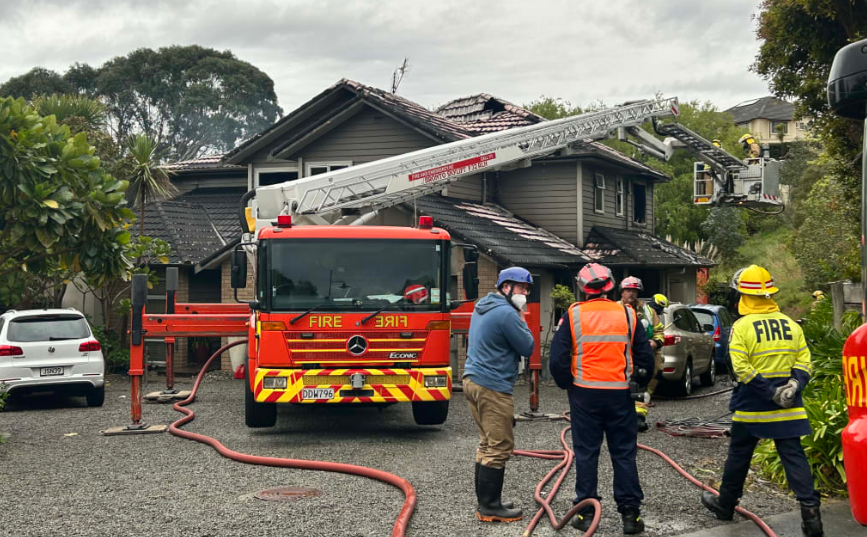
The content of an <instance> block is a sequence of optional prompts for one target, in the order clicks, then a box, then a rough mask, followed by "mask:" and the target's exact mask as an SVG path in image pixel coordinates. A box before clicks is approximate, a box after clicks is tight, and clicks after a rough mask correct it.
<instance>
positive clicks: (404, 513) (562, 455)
mask: <svg viewBox="0 0 867 537" xmlns="http://www.w3.org/2000/svg"><path fill="white" fill-rule="evenodd" d="M246 342H247V340H246V339H243V340H239V341H234V342H232V343H229V344H227V345H223V346H222V347H220V348H219V349H218V350H217V351H216V352H215V353H214V354H213V355H211V357H210V358H209V359H208V361H207V362H205V364H204V366H202V370H201V371H199V375H198V376H197V377H196V382H195V384H194V385H193V389H192V390H191V392H190V396H189V397H187V398H186V399H184V400H183V401H179V402H177V403H175V404H174V406H173V408H174V409H175V410H177V411H178V412H181V413H183V414H185V416H184V417H183V418H180V419H178V420H177V421H175V422H174V423H172V424H171V425H170V426H169V432H171V433H172V434H173V435H175V436H179V437H181V438H186V439H188V440H195V441H196V442H201V443H203V444H207V445H209V446H211V447H213V448H214V449H215V450H216V451H217V453H219V454H220V455H222V456H224V457H227V458H229V459H232V460H235V461H238V462H243V463H246V464H258V465H262V466H276V467H281V468H299V469H303V470H320V471H324V472H340V473H344V474H351V475H358V476H362V477H367V478H370V479H376V480H377V481H382V482H383V483H388V484H389V485H392V486H394V487H397V488H399V489H400V490H401V491H403V493H404V496H405V500H404V503H403V508H401V510H400V513H399V514H398V516H397V519H396V520H395V522H394V526H393V529H392V532H391V535H392V537H403V535H404V534H405V533H406V530H407V527H408V525H409V520H410V518H411V517H412V513H413V511H414V510H415V504H416V500H417V497H416V493H415V489H414V488H413V487H412V485H411V484H410V483H409V481H407V480H405V479H403V478H400V477H398V476H396V475H394V474H390V473H388V472H383V471H382V470H376V469H373V468H367V467H364V466H356V465H354V464H344V463H336V462H323V461H310V460H303V459H283V458H279V457H262V456H258V455H248V454H245V453H239V452H237V451H233V450H231V449H229V448H227V447H226V446H224V445H223V444H221V443H220V442H219V441H217V440H216V439H214V438H211V437H210V436H206V435H203V434H198V433H191V432H189V431H184V430H182V429H180V427H182V426H183V425H185V424H187V423H189V422H191V421H193V419H195V412H193V411H192V410H190V409H188V408H184V407H185V406H186V405H189V404H190V403H192V402H193V401H194V400H195V398H196V392H198V390H199V385H200V384H201V383H202V379H203V378H204V376H205V371H207V369H208V366H209V365H210V364H211V362H212V361H213V360H214V359H215V358H216V357H218V356H220V355H221V354H222V353H223V352H225V351H227V350H228V349H230V348H232V347H234V346H236V345H241V344H244V343H246ZM725 391H727V390H724V391H722V392H716V393H713V394H707V395H706V396H709V395H716V394H717V393H724V392H725ZM563 417H564V418H565V419H566V420H567V421H569V413H568V412H566V413H564V414H563ZM571 428H572V427H571V426H568V427H565V428H564V429H563V430H562V431H561V432H560V444H561V445H562V446H563V449H562V450H515V451H514V452H513V453H514V454H515V455H518V456H524V457H535V458H538V459H544V460H559V461H560V462H559V463H558V464H557V465H556V466H555V467H554V468H552V469H551V471H549V472H548V474H547V475H545V477H544V478H543V479H542V481H540V482H539V484H538V485H536V489H535V491H534V497H535V499H536V502H537V503H538V504H539V505H540V507H539V510H538V511H537V512H536V514H535V515H534V516H533V518H532V519H531V520H530V524H529V526H527V529H526V530H524V533H523V536H524V537H529V536H530V535H532V533H533V531H534V530H535V528H536V526H537V525H538V524H539V521H540V520H541V519H542V517H543V516H544V515H548V520H549V521H550V522H551V525H552V526H553V527H554V529H555V530H560V529H562V528H563V527H564V526H566V524H567V523H568V522H569V520H571V519H572V517H573V516H575V514H576V513H578V512H579V511H581V510H582V509H584V508H585V507H591V506H592V507H594V508H595V512H594V515H593V520H592V522H591V524H590V528H588V530H587V531H586V532H585V533H584V536H585V537H592V535H593V534H594V533H595V532H596V529H597V527H598V526H599V521H600V519H601V516H602V505H601V504H600V503H599V502H598V501H597V500H595V499H587V500H584V501H582V502H579V503H578V504H576V505H574V506H572V508H571V509H569V511H567V512H566V514H565V515H564V516H563V518H562V519H561V520H559V521H558V520H557V516H556V515H555V514H554V510H553V508H552V507H551V501H552V500H553V499H554V497H555V496H556V495H557V492H558V491H559V488H560V485H561V484H562V483H563V480H564V479H566V476H567V475H568V474H569V470H570V469H571V468H572V461H573V458H574V456H575V454H574V452H573V451H572V449H571V448H570V447H569V443H568V441H567V440H566V434H567V433H568V432H569V431H570V430H571ZM638 447H639V448H641V449H643V450H646V451H649V452H651V453H654V454H656V455H659V456H660V457H662V459H663V460H664V461H665V462H667V463H668V464H670V465H671V466H672V467H673V468H674V469H675V470H677V472H678V473H680V474H681V475H682V476H684V477H685V478H686V479H688V480H689V481H690V482H692V483H693V484H694V485H696V486H697V487H699V488H701V489H703V490H707V491H710V492H712V493H714V494H719V492H717V491H716V490H714V489H713V488H711V487H709V486H707V485H705V484H704V483H702V482H701V481H699V480H698V479H696V478H694V477H693V476H691V475H690V474H689V473H687V472H686V470H684V469H683V468H681V467H680V466H679V465H678V464H677V463H676V462H674V461H673V460H671V458H669V457H668V456H667V455H666V454H665V453H663V452H661V451H659V450H656V449H653V448H650V447H647V446H644V445H641V444H638ZM557 472H560V475H559V476H558V477H557V480H556V481H555V482H554V485H553V486H552V487H551V490H550V491H549V492H548V493H547V494H546V493H545V492H544V491H543V489H544V487H545V485H547V484H548V482H549V481H551V479H553V477H554V475H555V474H556V473H557ZM735 510H736V511H737V512H738V513H740V514H742V515H744V516H745V517H747V518H749V519H750V520H752V521H753V522H755V523H756V524H757V525H758V526H759V528H760V529H761V530H762V531H764V532H765V534H766V535H768V537H777V535H776V534H775V533H774V531H773V530H772V529H771V528H770V527H769V526H768V525H767V524H765V522H764V521H762V519H760V518H759V517H758V516H757V515H755V514H753V513H751V512H749V511H747V510H746V509H743V508H741V507H736V508H735Z"/></svg>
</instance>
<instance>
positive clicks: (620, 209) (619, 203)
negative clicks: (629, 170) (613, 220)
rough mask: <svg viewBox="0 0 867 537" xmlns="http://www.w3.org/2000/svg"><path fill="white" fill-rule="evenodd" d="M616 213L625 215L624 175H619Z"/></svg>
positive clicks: (615, 194)
mask: <svg viewBox="0 0 867 537" xmlns="http://www.w3.org/2000/svg"><path fill="white" fill-rule="evenodd" d="M614 213H615V214H616V215H617V216H623V177H621V176H619V175H618V176H617V190H616V191H615V192H614Z"/></svg>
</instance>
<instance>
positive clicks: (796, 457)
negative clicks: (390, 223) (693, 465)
mask: <svg viewBox="0 0 867 537" xmlns="http://www.w3.org/2000/svg"><path fill="white" fill-rule="evenodd" d="M758 442H759V438H758V437H755V436H753V435H751V434H750V432H749V431H748V430H747V428H746V427H744V426H743V425H742V424H740V423H738V422H734V423H733V424H732V438H731V443H730V444H729V455H728V458H727V459H726V465H725V470H724V472H723V480H722V486H720V489H719V491H720V496H719V497H720V502H721V503H722V504H723V505H725V506H731V505H734V503H735V502H736V501H737V500H738V499H740V497H741V496H742V495H743V493H744V481H746V479H747V473H748V472H749V470H750V461H751V460H752V458H753V450H755V448H756V444H758ZM774 444H775V445H776V447H777V453H779V455H780V460H781V461H782V463H783V469H785V471H786V479H787V480H788V482H789V488H791V489H792V492H794V493H795V497H796V498H798V501H799V502H801V503H802V504H804V505H810V506H817V505H819V494H818V493H817V492H816V489H815V488H814V487H813V476H812V474H811V473H810V464H809V463H808V462H807V456H806V455H804V448H803V447H802V446H801V439H800V438H799V437H794V438H775V439H774Z"/></svg>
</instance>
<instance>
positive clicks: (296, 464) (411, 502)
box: [169, 339, 417, 537]
mask: <svg viewBox="0 0 867 537" xmlns="http://www.w3.org/2000/svg"><path fill="white" fill-rule="evenodd" d="M244 343H247V340H246V339H242V340H239V341H233V342H232V343H229V344H227V345H223V346H222V347H220V348H219V349H218V350H217V352H215V353H214V354H212V355H211V357H210V358H209V359H208V361H207V362H205V365H204V366H202V370H201V371H199V375H198V377H196V382H195V384H194V385H193V389H192V391H191V393H190V396H189V397H187V398H186V399H184V400H183V401H179V402H177V403H175V404H174V406H173V408H174V409H175V410H177V411H178V412H180V413H182V414H185V416H184V417H183V418H180V419H179V420H177V421H175V422H174V423H172V424H171V425H169V432H170V433H172V434H173V435H175V436H179V437H181V438H186V439H187V440H195V441H196V442H201V443H203V444H207V445H209V446H211V447H213V448H214V449H215V450H216V451H217V453H219V454H220V455H222V456H224V457H226V458H229V459H232V460H235V461H238V462H243V463H246V464H256V465H260V466H276V467H280V468H299V469H302V470H319V471H323V472H339V473H343V474H350V475H358V476H362V477H367V478H370V479H375V480H377V481H382V482H383V483H387V484H389V485H392V486H394V487H397V488H399V489H400V490H401V491H402V492H403V494H404V498H405V499H404V502H403V507H402V508H401V510H400V513H398V516H397V519H396V520H395V522H394V526H393V528H392V532H391V535H392V537H403V535H404V534H405V533H406V530H407V527H408V526H409V520H410V518H411V517H412V513H413V511H414V510H415V504H416V501H417V498H416V493H415V489H414V488H413V487H412V485H411V484H410V482H409V481H407V480H405V479H403V478H401V477H398V476H396V475H394V474H390V473H388V472H383V471H382V470H376V469H373V468H367V467H364V466H356V465H354V464H343V463H338V462H324V461H310V460H304V459H283V458H279V457H262V456H259V455H248V454H246V453H239V452H237V451H233V450H231V449H228V448H227V447H226V446H224V445H223V444H221V443H220V442H219V441H217V440H216V439H214V438H212V437H210V436H206V435H203V434H198V433H191V432H189V431H184V430H182V429H181V427H182V426H184V425H185V424H187V423H189V422H191V421H193V420H194V419H195V416H196V414H195V412H193V411H192V410H190V409H188V408H184V407H185V406H187V405H189V404H190V403H192V402H193V401H194V400H195V398H196V392H197V391H198V390H199V385H200V384H201V383H202V379H203V378H204V376H205V371H207V369H208V366H209V365H210V364H211V362H213V361H214V359H215V358H217V357H218V356H220V355H221V354H223V353H224V352H225V351H227V350H228V349H230V348H232V347H234V346H235V345H241V344H244Z"/></svg>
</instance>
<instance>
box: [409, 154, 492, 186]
mask: <svg viewBox="0 0 867 537" xmlns="http://www.w3.org/2000/svg"><path fill="white" fill-rule="evenodd" d="M496 156H497V154H496V153H488V154H486V155H481V156H478V157H473V158H468V159H466V160H460V161H458V162H452V163H451V164H446V165H444V166H437V167H436V168H431V169H429V170H423V171H420V172H417V173H413V174H410V176H409V180H410V181H417V180H419V179H424V182H425V183H433V182H434V181H440V180H442V179H446V178H448V177H451V176H453V175H457V174H459V173H465V172H471V171H473V170H478V169H480V168H484V167H486V166H487V165H488V161H489V160H492V159H494V158H496Z"/></svg>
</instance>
